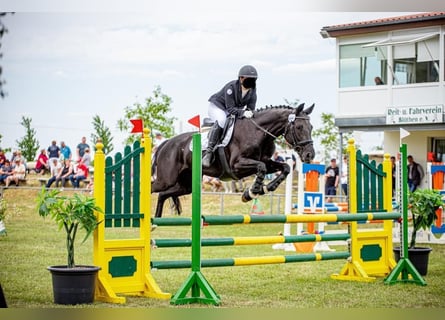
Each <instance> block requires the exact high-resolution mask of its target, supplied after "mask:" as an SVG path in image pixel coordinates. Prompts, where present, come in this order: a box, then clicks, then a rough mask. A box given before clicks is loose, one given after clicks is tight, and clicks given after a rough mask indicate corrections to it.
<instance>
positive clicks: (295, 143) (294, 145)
mask: <svg viewBox="0 0 445 320" xmlns="http://www.w3.org/2000/svg"><path fill="white" fill-rule="evenodd" d="M296 119H303V120H309V118H308V117H298V116H295V117H293V121H289V122H288V123H287V125H286V128H285V129H284V133H283V134H282V135H283V136H285V135H286V133H287V132H288V128H291V129H290V130H291V131H292V132H291V136H292V140H293V143H292V144H291V143H289V142H287V141H286V140H284V142H285V143H286V144H287V145H288V146H289V147H291V148H292V149H296V148H297V147H302V146H305V145H307V144H310V143H313V141H312V140H304V141H298V139H297V136H296V132H295V128H294V126H293V123H294V121H295V120H296ZM249 120H250V121H251V122H252V123H253V124H254V125H255V127H257V128H258V129H260V130H261V131H263V132H264V133H265V134H267V135H269V136H271V137H272V138H274V139H278V137H277V136H276V135H274V134H273V133H271V132H269V131H268V130H267V129H264V128H263V127H262V126H260V125H259V124H258V123H256V122H255V120H254V119H253V118H250V119H249Z"/></svg>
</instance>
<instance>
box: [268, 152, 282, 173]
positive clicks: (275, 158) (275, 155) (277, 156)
mask: <svg viewBox="0 0 445 320" xmlns="http://www.w3.org/2000/svg"><path fill="white" fill-rule="evenodd" d="M271 159H272V160H273V161H276V162H285V160H284V158H283V157H282V156H280V154H279V153H278V151H275V152H274V153H273V155H272V158H271ZM280 173H281V171H277V172H275V173H268V174H267V175H266V177H265V178H266V179H268V180H272V179H274V178H275V177H277V176H279V175H280Z"/></svg>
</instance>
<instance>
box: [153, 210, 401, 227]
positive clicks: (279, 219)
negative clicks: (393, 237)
mask: <svg viewBox="0 0 445 320" xmlns="http://www.w3.org/2000/svg"><path fill="white" fill-rule="evenodd" d="M399 218H400V213H399V212H369V213H356V214H349V213H339V214H335V213H326V214H319V213H316V214H310V215H277V214H272V215H254V214H239V215H231V216H213V215H212V216H202V219H203V221H204V223H205V224H208V225H232V224H255V223H308V222H352V221H372V220H396V219H399ZM192 220H193V219H190V218H181V219H180V218H170V219H166V218H154V219H153V223H154V224H156V225H158V226H184V225H190V224H192Z"/></svg>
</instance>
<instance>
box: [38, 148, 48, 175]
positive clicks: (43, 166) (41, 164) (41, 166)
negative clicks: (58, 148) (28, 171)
mask: <svg viewBox="0 0 445 320" xmlns="http://www.w3.org/2000/svg"><path fill="white" fill-rule="evenodd" d="M34 170H35V172H36V173H40V174H42V175H43V174H45V172H46V171H48V172H49V162H48V157H47V155H46V150H45V149H42V150H40V154H39V157H38V158H37V162H36V166H35V169H34Z"/></svg>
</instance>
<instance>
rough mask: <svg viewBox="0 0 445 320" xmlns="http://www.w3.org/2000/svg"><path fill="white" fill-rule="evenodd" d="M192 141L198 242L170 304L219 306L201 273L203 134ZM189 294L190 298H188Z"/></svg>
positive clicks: (194, 231)
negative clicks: (188, 268) (190, 268)
mask: <svg viewBox="0 0 445 320" xmlns="http://www.w3.org/2000/svg"><path fill="white" fill-rule="evenodd" d="M192 141H193V151H192V239H196V240H197V241H193V243H192V257H191V258H192V259H191V265H192V271H191V273H190V275H189V276H188V278H187V279H186V280H185V282H184V283H183V284H182V286H181V287H180V288H179V290H178V292H176V294H175V295H174V296H173V297H172V298H171V300H170V303H171V304H175V305H179V304H191V303H204V304H213V305H219V304H220V303H221V299H220V297H219V296H218V295H217V294H216V292H215V290H213V288H212V286H211V285H210V284H209V283H208V281H207V280H206V278H205V277H204V275H203V274H202V273H201V177H202V167H201V156H202V154H201V133H199V132H197V133H195V134H193V137H192ZM189 292H190V296H187V294H188V293H189ZM201 293H202V294H203V295H201Z"/></svg>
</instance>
